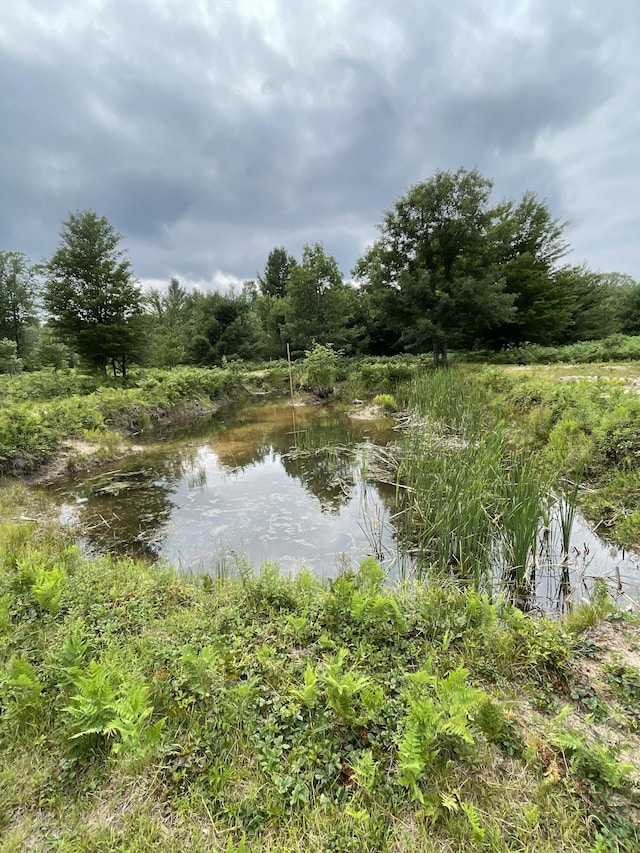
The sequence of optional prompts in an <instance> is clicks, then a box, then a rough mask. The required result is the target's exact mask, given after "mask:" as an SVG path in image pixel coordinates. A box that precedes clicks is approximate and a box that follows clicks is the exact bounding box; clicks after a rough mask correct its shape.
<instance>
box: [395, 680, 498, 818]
mask: <svg viewBox="0 0 640 853" xmlns="http://www.w3.org/2000/svg"><path fill="white" fill-rule="evenodd" d="M467 678H468V672H467V670H466V669H464V668H463V667H459V668H458V669H456V670H454V671H452V672H451V673H450V674H449V675H448V676H446V678H438V677H437V676H436V675H434V674H432V672H431V669H430V668H426V669H422V670H420V671H419V672H417V673H415V674H414V675H409V676H408V681H409V684H410V686H409V689H408V693H407V699H408V702H409V711H408V714H407V717H406V720H405V723H404V732H403V735H402V738H401V740H400V742H399V744H398V755H399V762H400V771H401V775H400V784H401V785H405V786H407V787H408V788H410V790H411V792H412V794H413V796H414V797H415V798H416V799H418V800H420V801H421V802H422V801H424V795H423V792H422V790H421V788H420V783H421V782H422V781H423V780H424V779H425V778H426V777H427V776H428V775H429V774H430V771H431V768H432V765H433V764H434V763H435V764H442V763H443V762H446V761H447V760H448V759H449V758H451V757H457V758H464V757H465V756H466V755H468V754H469V747H471V746H473V745H474V743H475V731H474V727H473V723H474V721H475V719H476V718H477V717H479V715H480V712H481V709H482V707H483V705H484V704H485V703H486V699H487V697H486V696H485V694H484V693H483V692H482V691H480V690H477V689H476V688H473V687H470V686H469V685H468V684H467Z"/></svg>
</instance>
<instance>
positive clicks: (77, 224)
mask: <svg viewBox="0 0 640 853" xmlns="http://www.w3.org/2000/svg"><path fill="white" fill-rule="evenodd" d="M121 240H122V235H121V234H118V233H117V232H116V231H115V230H114V228H113V226H112V225H111V224H110V223H109V222H108V221H107V219H106V218H105V217H104V216H103V217H99V216H98V215H97V214H96V213H94V212H93V211H90V210H85V211H78V212H77V213H72V214H70V215H69V217H68V219H67V220H66V221H65V222H64V223H63V224H62V228H61V231H60V245H59V247H58V249H57V250H56V252H55V253H54V254H53V256H52V257H51V259H50V260H49V262H48V263H47V265H46V273H47V276H48V279H47V282H46V284H45V291H44V305H45V308H46V310H47V312H48V313H49V316H50V322H51V325H52V326H53V328H55V329H56V330H57V332H58V333H59V334H60V336H61V337H62V339H63V340H64V341H66V342H67V343H68V344H69V345H70V346H71V347H73V349H75V350H76V351H77V352H78V353H79V354H80V355H81V356H82V357H83V358H84V359H85V360H86V361H87V363H89V364H91V365H92V366H94V367H95V368H98V369H100V370H102V371H103V372H106V367H107V364H108V363H112V364H113V369H114V374H115V365H116V363H117V364H118V365H119V367H120V370H121V372H122V375H123V377H124V376H126V370H127V365H128V363H129V362H130V360H131V358H132V356H133V355H134V354H135V352H136V349H137V348H138V347H139V343H140V334H139V328H138V326H137V325H136V318H137V316H138V315H139V314H140V311H141V299H142V297H141V294H140V290H139V288H138V286H137V284H136V282H135V279H134V277H133V274H132V271H131V264H130V263H129V261H127V260H126V259H125V258H124V252H123V250H122V249H121V248H120V246H119V244H120V241H121Z"/></svg>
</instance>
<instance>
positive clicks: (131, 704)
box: [0, 496, 640, 851]
mask: <svg viewBox="0 0 640 853" xmlns="http://www.w3.org/2000/svg"><path fill="white" fill-rule="evenodd" d="M14 497H15V496H14ZM0 554H1V566H2V569H1V573H0V602H2V608H4V609H3V610H2V609H1V608H0V610H2V612H3V613H4V622H3V621H2V618H0V708H1V710H0V738H1V743H2V752H1V758H0V780H1V783H2V784H0V838H1V840H2V842H1V846H2V849H3V850H21V849H48V848H49V847H51V848H53V849H57V850H63V851H72V850H73V851H84V850H87V851H89V850H102V849H104V850H134V851H142V850H176V851H177V850H180V849H194V850H243V849H244V850H252V851H253V850H264V851H271V850H272V851H276V850H278V851H280V850H282V851H286V850H291V851H293V850H300V849H305V850H318V851H320V850H322V851H324V850H339V851H344V850H354V851H355V850H380V851H387V850H388V851H391V850H393V851H398V850H400V851H401V850H406V851H410V850H411V851H413V850H419V851H431V850H433V851H435V850H446V849H451V850H457V849H467V848H468V849H478V850H495V851H503V850H504V851H506V850H513V849H518V850H523V851H529V850H530V851H534V850H535V851H558V850H567V851H588V850H595V849H620V850H624V849H629V850H631V849H635V848H634V847H633V845H634V844H637V843H640V839H638V837H637V822H636V818H637V816H638V813H637V803H636V801H635V799H634V798H635V796H636V793H637V792H636V790H635V788H634V783H633V776H632V774H633V773H634V772H637V771H638V769H640V768H637V767H635V765H634V767H633V768H632V769H630V768H629V767H628V766H627V764H628V755H624V754H619V749H618V746H617V744H618V742H619V737H618V736H617V735H616V734H615V732H613V731H611V732H609V735H610V740H607V739H602V737H598V739H597V740H596V739H594V738H592V737H590V736H589V735H588V734H586V733H585V732H587V731H588V729H589V726H588V719H589V718H588V714H586V713H585V711H584V708H583V707H582V706H581V705H580V703H579V702H573V700H572V699H571V692H572V690H574V687H575V685H574V682H575V681H576V674H575V670H574V661H576V660H577V659H578V657H579V653H580V645H581V642H582V637H581V635H580V633H579V632H577V633H576V632H575V631H574V633H573V634H569V633H568V632H567V631H565V630H564V629H563V627H562V626H561V625H559V624H558V623H556V622H553V621H548V620H545V619H541V620H532V619H529V618H527V617H526V616H524V615H523V614H522V613H520V612H519V611H518V610H516V609H514V608H513V607H512V606H511V605H509V604H508V603H506V602H505V601H498V602H495V603H491V602H490V601H489V600H488V599H487V598H486V597H483V596H482V595H481V594H479V593H477V592H475V591H473V590H472V589H470V588H466V589H463V588H460V587H458V586H457V585H454V584H450V583H443V584H431V585H430V586H429V587H428V588H426V587H424V586H422V585H420V584H418V585H414V586H411V587H409V586H400V587H398V588H396V589H393V590H391V589H387V588H385V587H383V586H382V579H383V573H382V571H381V570H380V569H379V567H378V566H377V564H376V563H375V561H374V560H372V559H368V560H366V561H364V563H363V564H362V565H361V567H360V569H359V570H358V571H357V572H355V573H352V572H347V573H344V574H342V575H341V576H339V577H338V578H337V579H336V580H334V581H332V582H330V583H328V584H326V585H324V584H322V583H320V582H318V581H317V580H315V579H313V578H312V577H310V576H308V575H306V574H302V575H300V576H299V577H297V578H294V579H288V578H285V577H282V576H281V575H280V573H279V572H278V569H277V567H276V566H273V565H266V566H265V567H263V569H262V571H260V572H258V573H256V574H254V573H253V572H250V571H249V570H248V569H247V570H245V571H244V572H243V573H241V575H240V577H238V578H236V579H229V578H225V577H220V578H218V579H212V578H209V577H207V578H203V579H193V580H192V581H187V580H185V579H183V578H180V577H178V576H176V575H174V574H173V573H172V572H171V571H169V570H167V569H162V568H158V567H147V566H144V565H142V564H139V563H136V562H133V561H131V560H111V559H106V558H101V559H97V560H89V559H86V558H84V557H82V556H81V555H80V553H79V552H78V550H77V548H76V547H75V546H73V545H69V544H68V543H66V542H65V541H64V540H63V539H61V538H60V535H59V533H58V532H57V531H56V529H55V528H54V527H51V528H49V529H47V528H46V526H41V527H40V528H37V529H35V528H34V527H33V526H32V525H19V524H5V525H4V527H3V530H2V534H1V540H0ZM2 612H0V617H1V616H2ZM618 672H622V674H621V675H620V674H618V675H616V673H618ZM612 673H613V674H612V676H611V678H612V679H614V678H617V679H618V681H617V682H616V684H617V683H619V684H621V685H622V688H621V690H623V691H624V692H623V693H622V694H620V693H616V692H615V691H612V692H611V697H610V700H609V704H608V706H607V707H610V708H611V709H613V708H614V707H616V702H617V701H618V698H617V697H618V696H619V695H620V696H621V698H620V702H621V703H622V706H624V707H626V706H625V705H624V703H625V702H626V701H627V699H626V697H627V695H628V694H629V689H630V688H628V687H627V685H628V684H631V685H632V689H635V686H633V685H635V684H636V681H635V680H633V679H634V678H635V674H634V673H631V677H629V675H628V672H627V670H624V671H618V670H615V671H614V670H612ZM625 679H626V680H625ZM574 692H575V690H574ZM541 695H542V696H545V697H546V703H547V707H550V708H552V707H553V706H554V705H556V706H557V710H559V709H560V707H562V706H563V705H565V704H566V705H567V706H568V707H569V708H570V713H571V719H570V720H569V721H566V720H564V718H563V719H562V720H561V719H556V716H557V711H553V712H552V713H550V714H548V713H543V712H539V711H536V710H535V709H534V704H535V703H536V702H537V701H538V700H539V697H540V696H541ZM576 695H578V694H576ZM538 704H539V702H538ZM566 713H569V712H566ZM612 713H613V711H612ZM624 736H625V738H626V739H627V740H629V741H630V742H632V743H635V739H636V738H637V734H636V733H635V732H634V731H633V730H632V729H631V728H629V730H628V731H627V732H625V735H624ZM637 755H638V753H637V752H636V754H635V756H636V758H637ZM603 839H605V840H606V843H607V844H609V846H608V847H607V846H604V847H603V846H602V844H604V843H605V841H604V840H603ZM611 839H613V841H615V844H617V845H618V846H617V847H616V846H611V844H613V842H612V841H611ZM598 845H600V846H599V847H598ZM625 845H626V846H625Z"/></svg>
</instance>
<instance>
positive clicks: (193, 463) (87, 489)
mask: <svg viewBox="0 0 640 853" xmlns="http://www.w3.org/2000/svg"><path fill="white" fill-rule="evenodd" d="M392 437H393V435H392V433H391V432H390V430H389V427H388V424H387V425H385V424H381V423H373V422H360V421H351V420H349V419H348V418H346V417H344V416H342V415H339V414H337V413H335V412H331V411H329V410H326V409H321V408H319V407H309V408H303V409H296V410H292V409H291V408H290V407H289V406H286V405H282V404H279V405H269V406H261V407H259V408H252V409H246V410H244V411H242V412H240V413H237V414H236V415H235V416H232V417H231V416H228V417H227V418H226V419H225V422H220V421H219V420H218V421H217V422H215V421H208V422H201V423H200V424H199V425H198V426H197V427H196V428H195V429H192V430H181V431H178V432H176V433H174V434H173V435H167V436H165V440H164V441H162V442H161V443H156V444H154V445H150V446H149V447H147V449H146V450H145V452H144V453H142V454H139V455H137V456H134V457H130V458H129V459H126V460H123V461H122V462H121V463H120V464H118V465H115V466H110V467H109V469H108V470H103V471H98V472H95V473H93V474H91V475H90V476H85V477H76V478H71V479H69V480H67V481H66V482H65V483H63V484H62V485H61V486H58V488H57V489H56V492H55V494H56V496H57V499H58V501H59V502H60V504H61V511H62V514H63V517H64V518H66V519H68V520H70V521H79V522H80V523H81V524H82V527H83V531H84V536H85V539H86V543H87V545H88V547H89V548H91V549H92V550H94V551H100V552H102V551H107V550H108V551H120V552H126V553H134V554H136V555H142V556H145V557H148V558H157V557H164V558H166V559H168V560H170V561H171V562H173V563H175V564H177V565H179V566H181V567H182V568H184V569H188V570H199V571H215V570H216V567H217V566H219V565H220V563H221V562H224V561H227V560H228V558H229V555H232V557H233V558H234V559H235V558H236V557H237V555H238V554H240V555H242V556H243V557H245V558H246V559H247V560H248V561H249V562H250V563H253V564H258V563H260V562H262V561H264V560H267V559H269V560H276V561H278V562H279V563H280V564H281V565H282V567H283V568H284V569H290V570H296V569H298V568H300V567H301V566H308V567H310V568H312V569H314V570H315V571H318V572H321V573H324V574H335V572H336V569H337V565H338V563H339V562H340V560H341V555H346V560H348V561H350V562H352V563H353V562H357V561H358V560H359V559H361V558H362V557H364V556H366V555H367V554H370V553H373V554H376V555H377V556H378V557H379V558H381V559H383V560H384V561H385V562H386V564H387V567H388V568H389V569H390V570H393V568H394V567H395V566H396V564H397V561H398V553H397V545H396V540H395V531H394V529H393V525H392V524H391V520H390V519H391V515H392V514H393V511H394V509H395V488H394V486H393V485H392V484H389V483H385V482H383V481H382V478H381V476H380V474H379V473H378V472H376V469H375V453H376V448H377V447H379V446H381V445H383V444H385V443H386V442H387V441H388V440H390V439H391V438H392Z"/></svg>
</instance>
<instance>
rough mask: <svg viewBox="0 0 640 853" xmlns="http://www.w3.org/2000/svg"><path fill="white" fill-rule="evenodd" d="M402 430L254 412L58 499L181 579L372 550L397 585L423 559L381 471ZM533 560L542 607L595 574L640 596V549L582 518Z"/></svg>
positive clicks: (623, 596) (320, 565)
mask: <svg viewBox="0 0 640 853" xmlns="http://www.w3.org/2000/svg"><path fill="white" fill-rule="evenodd" d="M392 425H393V424H392V421H391V420H390V419H387V420H376V421H372V420H359V419H355V418H350V417H347V416H346V415H345V414H343V413H341V412H339V411H337V410H335V409H332V408H331V407H324V406H305V407H293V408H292V407H291V406H290V405H288V404H287V403H285V402H276V403H267V404H263V405H259V406H251V407H246V408H243V409H239V410H236V411H230V412H226V413H224V414H222V415H215V416H211V417H209V418H204V419H202V420H200V421H199V422H197V423H196V424H192V425H189V426H187V427H183V428H181V429H177V430H174V431H173V432H172V433H168V434H166V435H165V436H164V437H162V439H161V440H159V439H158V437H157V436H156V437H155V438H154V439H153V440H152V441H150V442H149V443H148V444H147V445H146V446H145V447H144V448H143V450H142V452H139V453H136V454H132V455H130V456H128V457H127V458H125V459H123V460H121V461H120V462H118V463H116V464H112V465H109V466H107V467H105V468H103V469H99V470H94V471H92V472H90V473H88V474H87V473H84V474H80V475H77V476H73V477H69V478H67V479H66V480H64V481H63V482H61V483H58V484H56V485H55V486H53V487H50V489H49V492H50V494H51V495H52V496H53V497H54V499H55V501H56V502H57V504H58V505H59V507H60V515H61V517H62V519H63V520H64V521H65V522H68V523H70V524H78V525H79V529H80V530H81V531H82V532H81V534H80V535H81V542H82V543H83V545H84V546H85V548H86V549H87V550H89V551H91V552H98V553H102V552H118V553H125V554H133V555H135V556H142V557H145V558H149V559H163V560H165V561H167V562H169V563H171V564H172V565H174V566H176V567H177V568H178V569H179V570H181V571H184V572H194V573H200V572H204V573H209V574H216V573H225V574H226V573H233V572H234V571H237V570H238V568H239V567H240V566H242V565H248V566H252V567H255V566H260V565H261V564H262V563H263V562H265V561H273V562H276V563H278V564H279V566H280V567H281V569H282V570H283V571H285V572H293V573H295V572H297V571H299V570H300V569H301V568H303V567H304V568H308V569H310V570H311V571H313V572H314V573H315V574H318V575H323V576H335V575H336V574H337V573H338V571H339V570H340V568H342V567H345V566H351V567H355V566H357V564H358V563H359V561H360V560H361V559H362V558H363V557H365V556H367V555H370V554H371V555H373V556H375V557H376V558H377V559H378V560H379V561H380V562H381V563H382V565H383V567H384V568H385V570H386V571H387V575H388V576H389V577H390V578H392V579H393V578H398V577H405V576H407V575H410V574H411V573H412V572H413V571H414V569H415V565H416V564H415V552H413V551H408V550H405V549H403V547H402V545H401V541H400V540H401V537H399V535H398V531H397V529H396V525H395V522H396V521H397V513H398V511H399V504H398V492H397V489H396V486H395V483H394V477H393V473H392V471H391V468H390V466H389V465H388V464H385V462H386V458H387V456H388V451H387V450H386V448H387V447H388V445H390V444H393V443H394V442H396V441H397V438H398V434H397V433H395V432H394V431H393V430H392ZM536 565H537V572H536V583H535V598H536V604H537V605H538V606H539V607H541V608H542V609H544V610H546V611H549V610H555V609H564V607H565V604H566V600H567V598H568V597H571V598H572V599H573V600H574V601H576V600H580V599H582V598H588V596H589V595H590V592H591V590H592V588H593V582H594V579H595V578H596V577H603V578H604V579H605V580H606V582H607V586H608V588H609V590H610V592H611V593H612V594H613V595H614V597H616V598H617V599H618V601H619V603H620V604H621V606H623V607H624V606H626V605H631V604H632V599H633V600H635V601H638V600H639V599H640V569H639V565H640V562H639V559H638V555H637V554H635V553H633V552H632V553H628V552H627V553H625V552H622V551H619V550H617V549H616V548H613V547H612V546H610V545H608V544H607V543H605V542H604V541H602V540H601V539H599V538H598V536H597V535H596V534H595V533H594V532H593V530H591V529H590V527H589V526H588V524H587V523H586V522H585V521H584V519H583V518H581V517H580V515H579V514H577V515H576V518H575V521H574V524H573V530H572V535H571V543H570V553H569V557H568V559H567V560H564V559H563V553H562V548H561V546H560V535H559V525H558V523H552V526H551V529H550V530H547V531H544V533H543V532H542V531H541V534H540V542H539V549H538V554H537V557H536ZM500 572H501V568H500V567H497V568H496V574H497V575H499V574H500Z"/></svg>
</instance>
